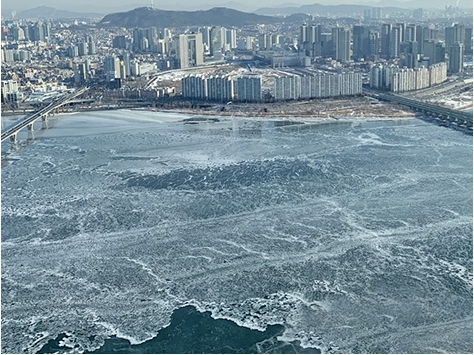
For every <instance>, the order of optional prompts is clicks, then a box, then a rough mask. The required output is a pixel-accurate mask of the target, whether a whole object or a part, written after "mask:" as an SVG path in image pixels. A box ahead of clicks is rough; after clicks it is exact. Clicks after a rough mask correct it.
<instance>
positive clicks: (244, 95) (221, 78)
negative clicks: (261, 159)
mask: <svg viewBox="0 0 474 355" xmlns="http://www.w3.org/2000/svg"><path fill="white" fill-rule="evenodd" d="M181 83H182V96H183V97H184V98H189V99H199V100H211V101H221V102H226V101H232V100H236V101H245V102H258V101H261V100H262V98H263V96H264V95H263V91H264V90H263V88H262V76H261V75H241V76H237V77H232V76H231V75H215V76H204V75H190V76H186V77H184V78H183V79H182V80H181ZM361 93H362V74H361V73H356V72H345V73H329V72H325V73H315V74H299V73H290V72H283V71H278V74H277V75H275V77H274V78H273V88H272V90H269V94H270V95H271V96H270V97H266V99H270V98H271V99H274V100H298V99H312V98H327V97H338V96H351V95H359V94H361Z"/></svg>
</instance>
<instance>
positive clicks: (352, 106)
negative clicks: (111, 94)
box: [134, 97, 416, 121]
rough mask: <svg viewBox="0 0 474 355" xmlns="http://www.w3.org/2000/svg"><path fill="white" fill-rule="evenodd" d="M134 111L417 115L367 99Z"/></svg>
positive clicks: (316, 118) (378, 116)
mask: <svg viewBox="0 0 474 355" xmlns="http://www.w3.org/2000/svg"><path fill="white" fill-rule="evenodd" d="M134 110H146V111H152V112H167V113H180V114H186V115H193V116H212V117H216V116H219V117H261V118H272V117H274V118H285V119H298V120H301V119H304V120H310V121H320V120H334V119H336V120H337V119H343V118H344V119H351V118H354V119H357V118H364V119H365V118H372V119H393V118H405V117H406V118H413V117H415V116H416V113H415V112H413V111H411V110H410V109H408V108H406V107H403V106H401V105H398V104H394V103H388V102H379V101H374V100H370V99H368V98H366V97H357V98H351V99H327V100H306V101H291V102H274V103H231V104H215V105H212V106H202V105H189V107H175V108H168V107H166V108H164V107H152V108H149V107H147V108H139V109H134Z"/></svg>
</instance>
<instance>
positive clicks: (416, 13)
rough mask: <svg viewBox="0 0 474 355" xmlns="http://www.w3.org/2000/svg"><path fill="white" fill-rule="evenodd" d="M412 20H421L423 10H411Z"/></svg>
mask: <svg viewBox="0 0 474 355" xmlns="http://www.w3.org/2000/svg"><path fill="white" fill-rule="evenodd" d="M413 18H414V19H417V20H421V19H422V18H423V9H422V8H418V9H415V10H413Z"/></svg>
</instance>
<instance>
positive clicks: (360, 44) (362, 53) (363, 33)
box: [352, 25, 370, 60]
mask: <svg viewBox="0 0 474 355" xmlns="http://www.w3.org/2000/svg"><path fill="white" fill-rule="evenodd" d="M352 42H353V45H352V57H353V58H354V60H360V59H364V58H368V57H369V56H370V40H369V29H368V28H367V27H366V26H357V25H356V26H354V27H353V28H352Z"/></svg>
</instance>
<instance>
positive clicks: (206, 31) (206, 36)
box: [199, 27, 211, 47]
mask: <svg viewBox="0 0 474 355" xmlns="http://www.w3.org/2000/svg"><path fill="white" fill-rule="evenodd" d="M199 32H201V33H202V43H203V44H205V45H206V46H207V47H209V46H210V45H211V43H210V39H211V27H201V28H200V29H199Z"/></svg>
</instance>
